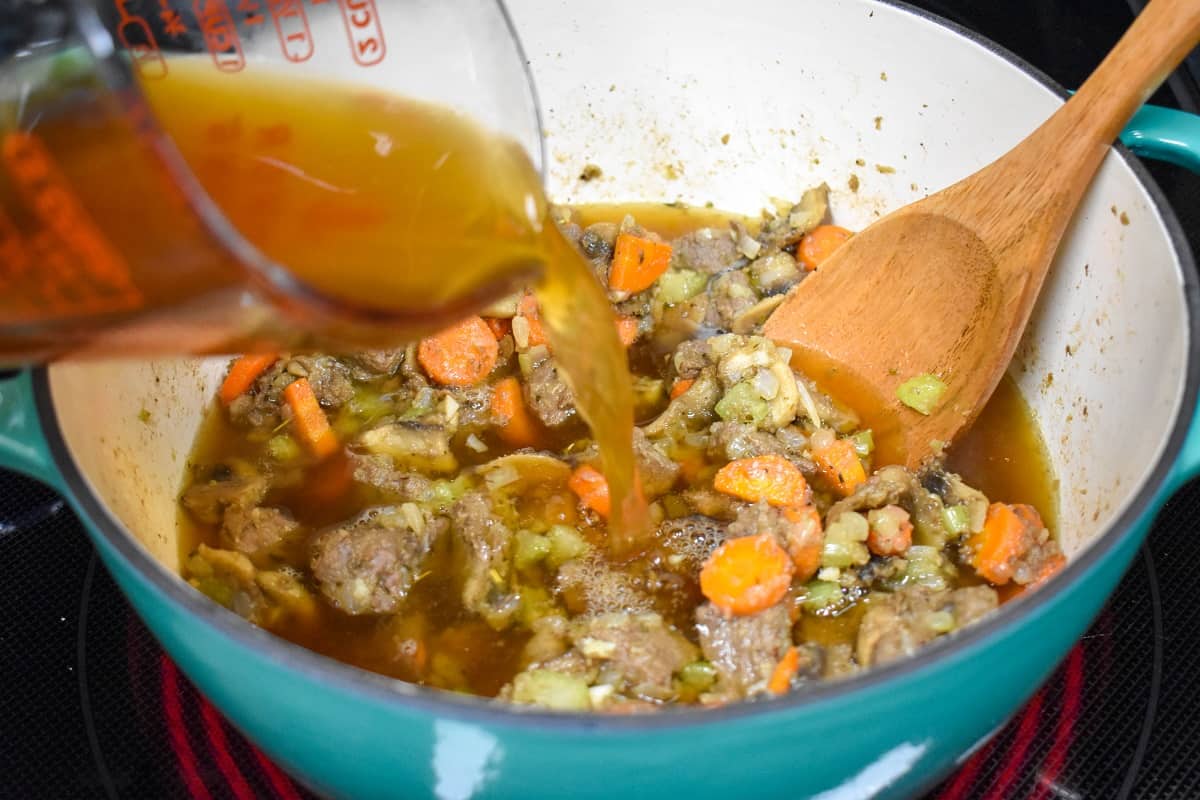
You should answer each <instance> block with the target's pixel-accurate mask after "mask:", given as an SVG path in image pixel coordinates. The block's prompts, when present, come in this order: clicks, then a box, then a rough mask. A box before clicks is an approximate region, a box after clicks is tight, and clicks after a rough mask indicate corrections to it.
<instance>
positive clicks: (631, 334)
mask: <svg viewBox="0 0 1200 800" xmlns="http://www.w3.org/2000/svg"><path fill="white" fill-rule="evenodd" d="M637 337H638V321H637V320H636V319H634V318H633V317H617V338H618V339H620V340H621V345H622V346H623V347H629V346H630V345H632V344H633V343H634V342H636V341H637Z"/></svg>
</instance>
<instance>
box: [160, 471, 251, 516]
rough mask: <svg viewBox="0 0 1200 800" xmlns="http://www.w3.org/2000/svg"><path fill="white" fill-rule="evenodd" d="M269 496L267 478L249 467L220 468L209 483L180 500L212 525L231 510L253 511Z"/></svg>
mask: <svg viewBox="0 0 1200 800" xmlns="http://www.w3.org/2000/svg"><path fill="white" fill-rule="evenodd" d="M266 494H267V479H266V478H265V477H263V476H262V475H259V474H258V473H257V472H255V471H254V470H253V469H251V468H249V467H245V466H240V467H239V466H234V467H230V466H227V465H224V464H221V465H217V466H216V467H213V468H212V469H211V470H210V471H209V479H208V480H207V481H197V482H196V483H193V484H192V485H191V486H189V487H188V489H187V491H185V492H184V493H183V496H182V497H181V498H180V500H181V502H182V503H183V507H184V508H186V509H187V510H188V511H190V512H191V513H192V515H193V516H195V517H196V519H198V520H200V521H201V522H205V523H208V524H209V525H216V524H218V523H219V522H220V521H221V518H222V516H223V515H224V513H225V509H227V508H234V507H236V508H250V507H251V506H254V505H257V504H258V503H261V502H262V499H263V497H265V496H266Z"/></svg>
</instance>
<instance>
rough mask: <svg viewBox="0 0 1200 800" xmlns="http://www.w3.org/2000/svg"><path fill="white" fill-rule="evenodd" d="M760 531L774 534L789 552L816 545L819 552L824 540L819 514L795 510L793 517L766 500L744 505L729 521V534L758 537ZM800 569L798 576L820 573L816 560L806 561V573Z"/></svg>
mask: <svg viewBox="0 0 1200 800" xmlns="http://www.w3.org/2000/svg"><path fill="white" fill-rule="evenodd" d="M760 533H767V534H770V535H771V536H772V537H773V538H774V539H775V541H777V542H778V543H779V545H780V547H783V548H784V549H785V550H787V551H788V552H789V553H809V552H813V550H814V548H815V550H816V551H817V552H819V551H820V547H821V543H822V542H823V541H824V534H823V533H822V531H821V523H820V519H819V518H817V517H816V516H815V515H813V516H808V515H804V514H795V513H792V514H791V515H790V516H789V512H788V511H785V510H784V509H782V508H777V507H775V506H772V505H768V504H767V503H765V502H759V503H754V504H750V503H742V504H740V505H739V507H738V509H737V515H736V517H735V518H734V520H733V522H731V523H730V524H729V537H730V538H736V537H740V536H757V535H758V534H760ZM800 569H801V567H800V565H799V564H798V565H797V573H796V575H795V578H796V580H801V581H806V580H808V579H809V578H811V577H812V576H813V573H815V572H816V570H817V564H816V562H815V561H813V562H812V563H807V562H806V563H805V564H804V572H803V574H801V572H800Z"/></svg>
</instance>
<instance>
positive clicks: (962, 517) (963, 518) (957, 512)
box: [942, 505, 971, 536]
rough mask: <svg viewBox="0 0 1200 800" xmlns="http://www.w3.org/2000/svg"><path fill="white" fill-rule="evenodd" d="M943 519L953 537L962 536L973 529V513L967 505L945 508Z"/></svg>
mask: <svg viewBox="0 0 1200 800" xmlns="http://www.w3.org/2000/svg"><path fill="white" fill-rule="evenodd" d="M942 519H943V520H944V521H945V523H946V529H947V530H948V531H950V535H951V536H962V535H963V534H964V533H966V532H967V531H969V530H970V529H971V511H970V509H968V508H967V507H966V506H965V505H959V506H949V507H947V508H943V509H942Z"/></svg>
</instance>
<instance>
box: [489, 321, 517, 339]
mask: <svg viewBox="0 0 1200 800" xmlns="http://www.w3.org/2000/svg"><path fill="white" fill-rule="evenodd" d="M483 321H484V322H485V323H487V326H488V330H490V331H491V332H492V336H495V337H496V341H497V342H498V341H500V340H501V339H503V338H504V337H505V336H508V334H509V333H511V332H512V323H511V322H509V321H508V320H506V319H498V318H496V317H484V318H483Z"/></svg>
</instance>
